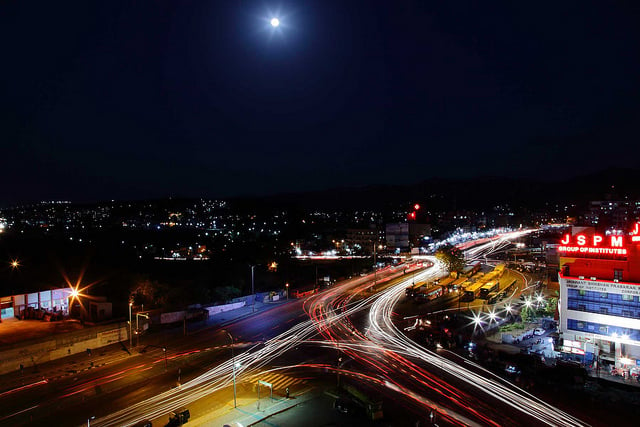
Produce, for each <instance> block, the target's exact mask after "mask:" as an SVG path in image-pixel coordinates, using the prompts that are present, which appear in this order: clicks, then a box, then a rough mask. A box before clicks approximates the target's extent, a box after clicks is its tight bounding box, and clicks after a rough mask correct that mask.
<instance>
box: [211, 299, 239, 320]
mask: <svg viewBox="0 0 640 427" xmlns="http://www.w3.org/2000/svg"><path fill="white" fill-rule="evenodd" d="M245 305H247V302H246V301H240V302H232V303H231V304H223V305H214V306H213V307H205V308H206V309H207V311H208V312H209V316H213V315H214V314H218V313H223V312H225V311H230V310H235V309H237V308H241V307H244V306H245Z"/></svg>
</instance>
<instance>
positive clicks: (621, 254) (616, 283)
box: [557, 224, 640, 372]
mask: <svg viewBox="0 0 640 427" xmlns="http://www.w3.org/2000/svg"><path fill="white" fill-rule="evenodd" d="M557 250H558V253H559V255H560V261H559V264H560V272H559V281H560V300H559V310H560V333H561V336H562V338H563V347H562V350H563V351H564V352H566V353H571V354H573V355H575V357H576V358H579V359H581V360H582V361H583V362H584V363H585V364H587V365H592V364H593V365H595V366H602V365H603V364H609V365H613V366H615V368H617V369H621V370H622V371H623V372H628V371H631V372H637V370H638V368H639V367H640V224H636V225H635V226H634V228H633V230H632V231H631V232H630V233H623V234H606V233H604V234H603V233H598V232H596V230H595V228H592V227H573V229H572V232H570V233H567V234H565V235H564V236H563V237H562V239H561V240H560V242H559V245H558V247H557ZM594 362H595V363H594Z"/></svg>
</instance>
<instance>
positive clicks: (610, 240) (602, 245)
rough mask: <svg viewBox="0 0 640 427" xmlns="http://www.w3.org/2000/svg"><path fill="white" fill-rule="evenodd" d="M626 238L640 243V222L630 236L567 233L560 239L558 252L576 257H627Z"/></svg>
mask: <svg viewBox="0 0 640 427" xmlns="http://www.w3.org/2000/svg"><path fill="white" fill-rule="evenodd" d="M625 240H628V241H629V243H630V242H639V243H640V223H636V224H635V225H634V227H633V230H632V231H631V233H630V237H629V238H626V237H625V236H624V235H614V236H603V235H601V234H594V235H586V234H576V235H575V236H572V235H571V234H569V233H567V234H565V235H564V236H563V237H562V239H560V245H559V246H558V252H561V253H562V254H564V255H567V256H574V257H594V258H610V259H626V257H627V255H628V250H627V247H626V246H627V242H625Z"/></svg>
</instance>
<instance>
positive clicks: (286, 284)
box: [285, 283, 289, 301]
mask: <svg viewBox="0 0 640 427" xmlns="http://www.w3.org/2000/svg"><path fill="white" fill-rule="evenodd" d="M285 287H286V288H287V290H286V292H287V301H288V300H289V284H288V283H285Z"/></svg>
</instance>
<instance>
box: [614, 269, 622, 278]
mask: <svg viewBox="0 0 640 427" xmlns="http://www.w3.org/2000/svg"><path fill="white" fill-rule="evenodd" d="M613 280H622V270H618V269H615V270H613Z"/></svg>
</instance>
